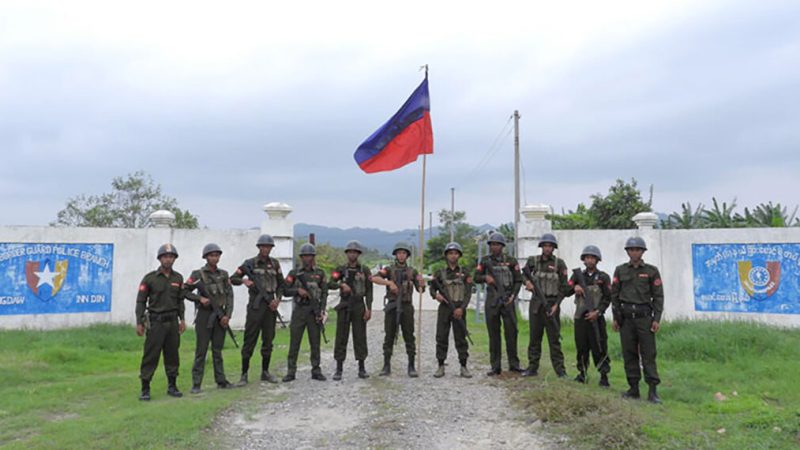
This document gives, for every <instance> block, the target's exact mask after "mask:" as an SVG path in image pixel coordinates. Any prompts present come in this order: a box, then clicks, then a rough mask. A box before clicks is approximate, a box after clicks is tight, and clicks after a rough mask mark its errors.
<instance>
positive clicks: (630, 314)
mask: <svg viewBox="0 0 800 450" xmlns="http://www.w3.org/2000/svg"><path fill="white" fill-rule="evenodd" d="M652 316H653V307H652V306H651V305H650V304H648V303H622V317H623V318H625V319H637V318H642V317H652Z"/></svg>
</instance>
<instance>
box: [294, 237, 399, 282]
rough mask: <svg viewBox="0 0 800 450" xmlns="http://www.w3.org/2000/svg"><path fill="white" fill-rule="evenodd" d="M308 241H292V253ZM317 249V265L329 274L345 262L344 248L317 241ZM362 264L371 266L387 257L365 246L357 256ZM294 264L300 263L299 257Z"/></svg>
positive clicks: (385, 260)
mask: <svg viewBox="0 0 800 450" xmlns="http://www.w3.org/2000/svg"><path fill="white" fill-rule="evenodd" d="M306 242H308V239H296V240H295V242H294V254H295V255H297V254H298V253H299V252H300V246H302V245H303V244H305V243H306ZM314 247H315V248H316V250H317V257H316V258H315V260H316V263H317V266H319V267H320V268H321V269H322V270H324V271H325V273H327V274H330V273H331V272H332V271H333V270H334V269H336V268H337V267H339V266H341V265H343V264H345V263H347V255H346V254H345V253H344V248H339V247H334V246H333V245H330V244H328V243H327V242H326V243H321V244H320V243H317V244H316V245H315V246H314ZM359 261H361V263H362V264H365V265H367V266H369V267H372V266H374V265H376V264H379V263H381V262H383V263H387V262H388V261H389V258H387V257H386V256H385V255H382V254H381V253H380V252H379V251H378V250H375V249H372V248H367V249H364V252H363V253H362V254H361V257H360V258H359ZM294 264H295V265H299V264H300V258H299V256H298V257H297V260H296V261H295V262H294Z"/></svg>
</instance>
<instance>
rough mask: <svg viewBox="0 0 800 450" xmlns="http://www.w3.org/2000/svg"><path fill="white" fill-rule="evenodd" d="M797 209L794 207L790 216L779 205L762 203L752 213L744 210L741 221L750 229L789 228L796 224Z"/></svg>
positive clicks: (746, 209)
mask: <svg viewBox="0 0 800 450" xmlns="http://www.w3.org/2000/svg"><path fill="white" fill-rule="evenodd" d="M797 208H798V207H797V206H795V207H794V210H793V211H792V214H788V212H787V209H786V207H785V206H784V207H781V204H780V203H776V204H775V205H773V204H772V202H769V203H762V204H760V205H758V206H756V207H755V209H753V211H752V212H751V211H750V210H749V209H748V208H745V209H744V217H743V218H742V219H743V220H744V221H745V222H746V223H747V225H748V226H751V227H777V228H780V227H790V226H793V225H796V224H797V223H798V219H797V218H796V217H797ZM740 217H741V216H740Z"/></svg>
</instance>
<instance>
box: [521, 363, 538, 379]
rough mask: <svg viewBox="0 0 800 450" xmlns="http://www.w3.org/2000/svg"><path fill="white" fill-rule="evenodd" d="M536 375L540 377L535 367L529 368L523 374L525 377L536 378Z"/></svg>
mask: <svg viewBox="0 0 800 450" xmlns="http://www.w3.org/2000/svg"><path fill="white" fill-rule="evenodd" d="M536 375H539V371H538V370H536V369H535V368H533V366H528V368H527V369H525V370H524V371H523V372H522V376H523V377H535V376H536Z"/></svg>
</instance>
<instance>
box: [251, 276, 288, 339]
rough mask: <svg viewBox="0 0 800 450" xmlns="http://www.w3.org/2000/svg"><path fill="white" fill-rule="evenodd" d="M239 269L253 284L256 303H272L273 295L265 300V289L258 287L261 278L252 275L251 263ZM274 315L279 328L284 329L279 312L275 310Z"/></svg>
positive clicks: (284, 324)
mask: <svg viewBox="0 0 800 450" xmlns="http://www.w3.org/2000/svg"><path fill="white" fill-rule="evenodd" d="M241 268H242V269H243V270H242V271H243V272H244V274H245V275H247V278H249V279H250V281H252V282H253V286H254V287H255V290H256V303H258V302H260V301H261V299H262V298H263V299H264V301H265V302H267V303H270V302H272V300H273V299H274V295H273V298H267V297H268V296H267V292H266V289H263V288H262V287H261V285H259V281H260V280H261V278H259V277H257V276H255V274H254V273H253V263H252V262H249V261H248V262H246V263H245V264H243V265H242V267H241ZM275 314H276V315H277V316H278V321H279V322H280V323H281V328H286V322H284V321H283V316H281V312H280V311H278V310H277V309H276V310H275Z"/></svg>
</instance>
